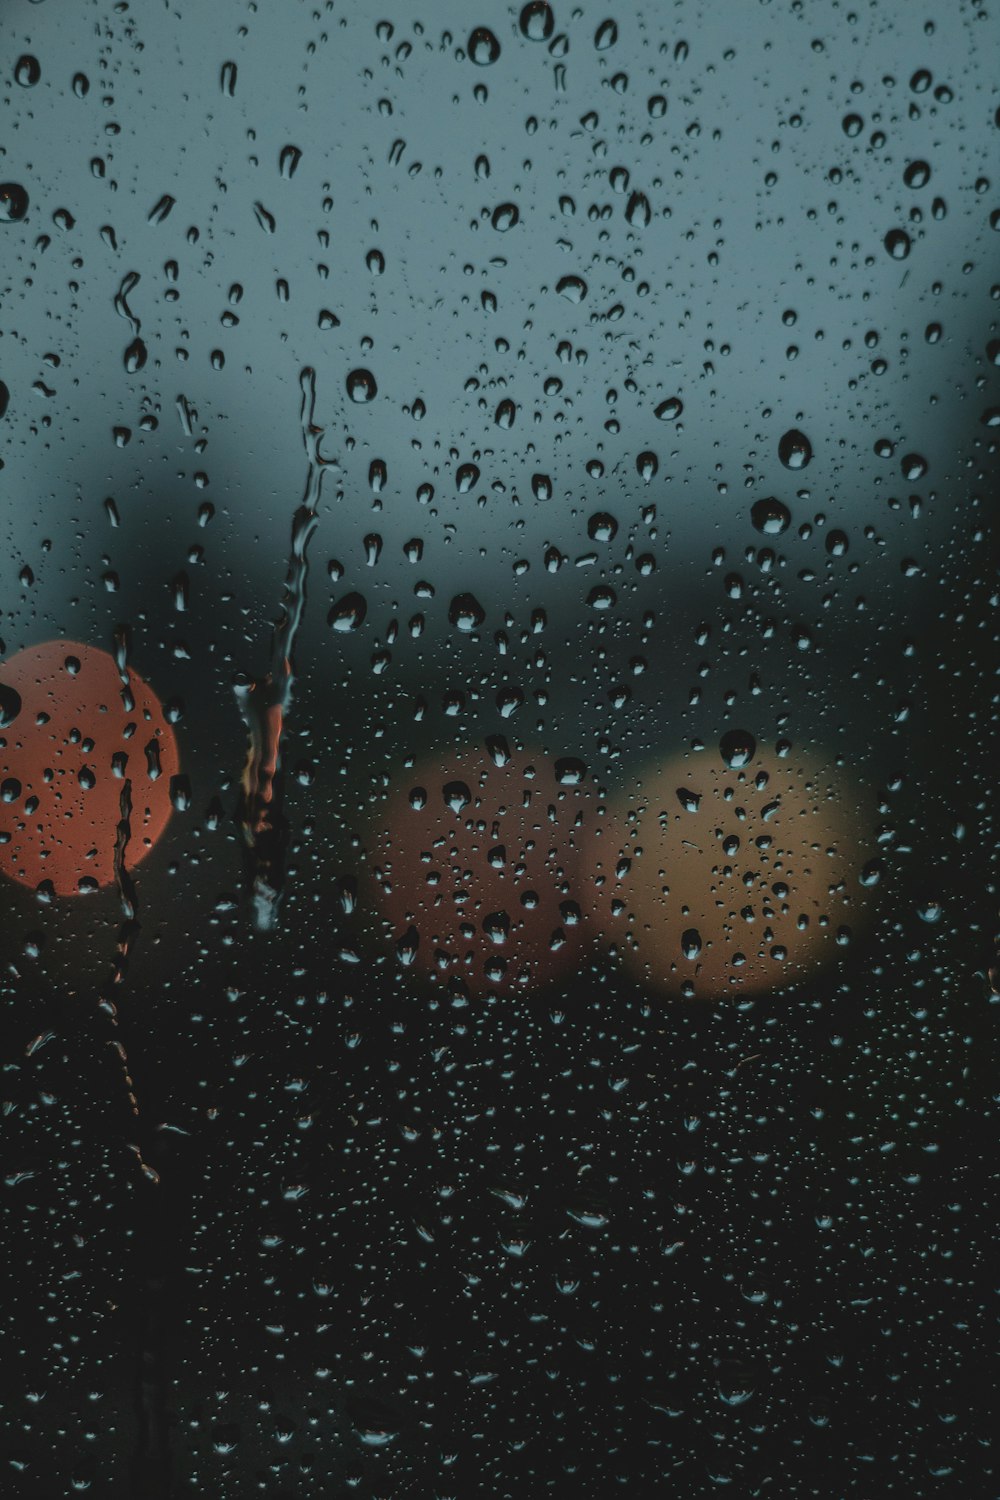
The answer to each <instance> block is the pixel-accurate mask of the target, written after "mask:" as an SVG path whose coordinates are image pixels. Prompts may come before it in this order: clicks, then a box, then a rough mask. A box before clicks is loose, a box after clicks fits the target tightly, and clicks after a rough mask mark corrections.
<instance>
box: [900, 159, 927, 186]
mask: <svg viewBox="0 0 1000 1500" xmlns="http://www.w3.org/2000/svg"><path fill="white" fill-rule="evenodd" d="M930 179H931V169H930V167H929V166H928V165H927V163H926V162H925V161H911V162H909V163H908V164H907V167H906V170H905V172H904V173H903V181H904V182H905V183H906V186H907V187H908V188H922V187H925V186H926V185H927V183H928V182H930Z"/></svg>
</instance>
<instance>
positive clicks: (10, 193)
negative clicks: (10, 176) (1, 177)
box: [0, 182, 28, 224]
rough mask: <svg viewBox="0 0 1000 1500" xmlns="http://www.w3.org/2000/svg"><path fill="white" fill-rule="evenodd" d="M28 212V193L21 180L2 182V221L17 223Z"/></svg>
mask: <svg viewBox="0 0 1000 1500" xmlns="http://www.w3.org/2000/svg"><path fill="white" fill-rule="evenodd" d="M27 212H28V195H27V193H26V192H25V191H24V188H23V187H22V186H21V184H20V183H19V182H0V223H3V224H17V223H19V222H20V220H21V219H23V218H24V216H25V214H26V213H27Z"/></svg>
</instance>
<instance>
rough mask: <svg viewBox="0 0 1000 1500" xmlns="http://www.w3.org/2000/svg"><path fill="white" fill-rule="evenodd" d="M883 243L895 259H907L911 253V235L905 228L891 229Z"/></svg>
mask: <svg viewBox="0 0 1000 1500" xmlns="http://www.w3.org/2000/svg"><path fill="white" fill-rule="evenodd" d="M883 244H884V245H885V248H886V250H888V252H889V254H890V255H891V256H892V258H893V260H905V259H906V257H907V256H908V255H909V253H910V236H909V235H908V234H907V232H906V230H905V229H890V230H889V233H888V234H887V235H886V237H885V239H884V240H883Z"/></svg>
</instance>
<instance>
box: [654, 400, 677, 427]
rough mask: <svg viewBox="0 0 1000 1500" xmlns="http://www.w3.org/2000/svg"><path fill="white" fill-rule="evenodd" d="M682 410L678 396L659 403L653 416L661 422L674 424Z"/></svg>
mask: <svg viewBox="0 0 1000 1500" xmlns="http://www.w3.org/2000/svg"><path fill="white" fill-rule="evenodd" d="M683 410H684V403H683V401H682V400H681V399H680V397H679V396H669V397H668V398H667V400H666V401H661V402H660V404H659V406H658V407H657V408H656V410H655V411H654V413H653V415H654V416H655V417H657V418H658V419H659V420H660V421H661V422H676V421H677V418H678V417H679V416H680V414H681V412H682V411H683Z"/></svg>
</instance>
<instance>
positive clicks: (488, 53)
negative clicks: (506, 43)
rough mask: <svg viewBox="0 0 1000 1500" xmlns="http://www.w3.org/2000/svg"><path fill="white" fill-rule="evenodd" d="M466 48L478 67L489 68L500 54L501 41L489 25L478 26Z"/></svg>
mask: <svg viewBox="0 0 1000 1500" xmlns="http://www.w3.org/2000/svg"><path fill="white" fill-rule="evenodd" d="M466 50H467V51H468V54H469V57H470V59H471V60H472V61H473V62H474V63H475V64H476V67H477V68H488V67H489V66H490V64H491V63H495V62H496V60H497V58H498V57H499V56H500V43H499V42H498V41H497V39H496V37H495V36H494V35H493V33H492V31H490V29H489V27H488V26H477V27H476V28H475V30H474V31H473V32H472V34H471V35H470V37H469V45H468V47H467V49H466Z"/></svg>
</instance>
